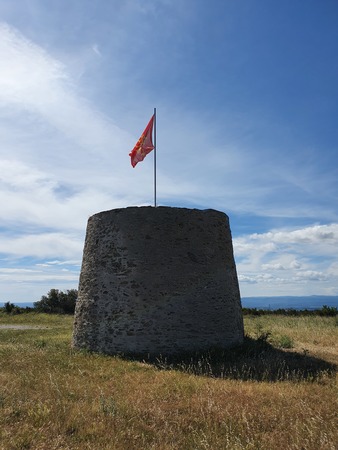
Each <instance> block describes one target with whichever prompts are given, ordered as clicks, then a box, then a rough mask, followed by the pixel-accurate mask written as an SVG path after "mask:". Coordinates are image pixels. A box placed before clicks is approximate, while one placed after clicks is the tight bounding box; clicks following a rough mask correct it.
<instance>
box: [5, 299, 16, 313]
mask: <svg viewBox="0 0 338 450" xmlns="http://www.w3.org/2000/svg"><path fill="white" fill-rule="evenodd" d="M14 308H15V305H13V303H11V302H6V303H5V304H4V310H5V312H6V313H7V314H11V313H12V312H13V309H14Z"/></svg>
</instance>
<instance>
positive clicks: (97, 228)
mask: <svg viewBox="0 0 338 450" xmlns="http://www.w3.org/2000/svg"><path fill="white" fill-rule="evenodd" d="M243 334H244V331H243V317H242V310H241V300H240V293H239V287H238V280H237V273H236V266H235V261H234V257H233V248H232V239H231V232H230V227H229V219H228V217H227V215H226V214H224V213H221V212H219V211H215V210H210V209H209V210H203V211H202V210H196V209H186V208H169V207H158V208H154V207H130V208H123V209H113V210H111V211H105V212H101V213H98V214H95V215H93V216H92V217H90V218H89V220H88V226H87V234H86V240H85V247H84V253H83V261H82V269H81V276H80V285H79V295H78V300H77V305H76V310H75V322H74V334H73V346H74V347H75V348H86V349H88V350H91V351H97V352H103V353H107V354H116V353H148V354H159V353H161V354H163V355H170V354H175V353H178V352H184V351H201V350H206V349H208V348H211V347H219V348H227V347H229V346H232V345H236V344H240V343H241V342H242V341H243Z"/></svg>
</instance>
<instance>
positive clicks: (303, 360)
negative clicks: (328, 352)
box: [124, 337, 337, 382]
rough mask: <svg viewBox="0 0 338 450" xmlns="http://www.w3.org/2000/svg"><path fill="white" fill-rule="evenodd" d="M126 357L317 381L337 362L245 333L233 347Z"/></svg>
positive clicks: (166, 366) (196, 369) (239, 376)
mask: <svg viewBox="0 0 338 450" xmlns="http://www.w3.org/2000/svg"><path fill="white" fill-rule="evenodd" d="M124 358H126V359H128V360H133V361H135V360H136V361H142V362H144V363H148V364H152V365H153V366H154V367H156V368H158V369H159V370H179V371H181V372H185V373H188V374H193V375H199V376H207V377H212V378H227V379H233V380H242V381H249V380H250V381H268V382H277V381H302V380H306V381H316V380H318V379H321V378H322V377H324V376H326V377H333V376H334V375H335V373H336V369H337V366H336V365H335V364H332V363H329V362H327V361H325V360H323V359H320V358H316V357H313V356H310V355H308V353H307V351H306V350H304V352H303V353H297V352H293V351H292V352H290V351H285V350H282V349H278V348H276V347H274V346H273V345H271V344H270V343H269V342H267V340H266V339H264V338H258V339H253V338H250V337H245V339H244V342H243V344H242V345H240V346H237V347H233V348H230V349H226V350H224V349H218V348H212V349H209V350H207V351H202V352H189V353H181V354H177V355H172V356H163V355H126V356H124Z"/></svg>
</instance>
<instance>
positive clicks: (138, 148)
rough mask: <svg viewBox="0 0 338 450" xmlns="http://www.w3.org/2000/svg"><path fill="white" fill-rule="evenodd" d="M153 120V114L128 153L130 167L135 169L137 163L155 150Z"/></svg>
mask: <svg viewBox="0 0 338 450" xmlns="http://www.w3.org/2000/svg"><path fill="white" fill-rule="evenodd" d="M154 118H155V114H154V115H153V116H152V118H151V119H150V120H149V123H148V125H147V126H146V128H145V130H144V131H143V133H142V135H141V137H140V139H139V140H138V141H137V143H136V145H135V147H134V148H133V150H132V151H131V152H130V153H129V156H130V158H131V165H132V166H133V167H135V166H136V164H137V163H138V162H140V161H143V160H144V158H145V157H146V156H147V155H148V153H150V152H151V151H152V150H153V149H154V148H155V146H154V144H153V126H154Z"/></svg>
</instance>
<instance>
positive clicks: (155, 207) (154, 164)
mask: <svg viewBox="0 0 338 450" xmlns="http://www.w3.org/2000/svg"><path fill="white" fill-rule="evenodd" d="M154 206H155V208H156V206H157V204H156V108H154Z"/></svg>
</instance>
